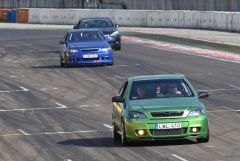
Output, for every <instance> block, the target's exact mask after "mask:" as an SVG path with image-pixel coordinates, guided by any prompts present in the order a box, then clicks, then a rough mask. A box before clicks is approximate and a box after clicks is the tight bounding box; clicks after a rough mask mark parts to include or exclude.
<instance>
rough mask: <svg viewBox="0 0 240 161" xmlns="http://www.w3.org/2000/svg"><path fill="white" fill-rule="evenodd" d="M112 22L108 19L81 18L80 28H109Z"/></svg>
mask: <svg viewBox="0 0 240 161" xmlns="http://www.w3.org/2000/svg"><path fill="white" fill-rule="evenodd" d="M111 27H114V25H113V23H112V22H111V21H110V20H108V19H88V20H82V28H111Z"/></svg>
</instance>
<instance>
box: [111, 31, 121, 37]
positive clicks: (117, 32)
mask: <svg viewBox="0 0 240 161" xmlns="http://www.w3.org/2000/svg"><path fill="white" fill-rule="evenodd" d="M118 35H119V31H114V32H113V33H111V34H110V36H113V37H115V36H118Z"/></svg>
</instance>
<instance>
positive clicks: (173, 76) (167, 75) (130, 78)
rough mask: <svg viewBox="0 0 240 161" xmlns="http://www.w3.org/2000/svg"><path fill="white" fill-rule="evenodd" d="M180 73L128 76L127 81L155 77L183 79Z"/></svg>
mask: <svg viewBox="0 0 240 161" xmlns="http://www.w3.org/2000/svg"><path fill="white" fill-rule="evenodd" d="M184 78H185V77H184V75H182V74H161V75H143V76H134V77H129V78H128V80H129V81H141V80H155V79H184Z"/></svg>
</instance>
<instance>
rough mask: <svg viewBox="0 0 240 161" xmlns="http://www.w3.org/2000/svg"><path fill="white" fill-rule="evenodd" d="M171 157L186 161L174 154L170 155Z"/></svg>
mask: <svg viewBox="0 0 240 161" xmlns="http://www.w3.org/2000/svg"><path fill="white" fill-rule="evenodd" d="M171 156H173V157H175V158H177V159H179V160H181V161H188V160H186V159H184V158H182V157H180V156H178V155H176V154H171Z"/></svg>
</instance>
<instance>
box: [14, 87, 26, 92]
mask: <svg viewBox="0 0 240 161" xmlns="http://www.w3.org/2000/svg"><path fill="white" fill-rule="evenodd" d="M20 88H21V90H15V91H16V92H28V91H29V90H28V89H27V88H24V87H20Z"/></svg>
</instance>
